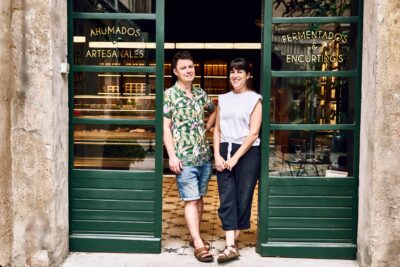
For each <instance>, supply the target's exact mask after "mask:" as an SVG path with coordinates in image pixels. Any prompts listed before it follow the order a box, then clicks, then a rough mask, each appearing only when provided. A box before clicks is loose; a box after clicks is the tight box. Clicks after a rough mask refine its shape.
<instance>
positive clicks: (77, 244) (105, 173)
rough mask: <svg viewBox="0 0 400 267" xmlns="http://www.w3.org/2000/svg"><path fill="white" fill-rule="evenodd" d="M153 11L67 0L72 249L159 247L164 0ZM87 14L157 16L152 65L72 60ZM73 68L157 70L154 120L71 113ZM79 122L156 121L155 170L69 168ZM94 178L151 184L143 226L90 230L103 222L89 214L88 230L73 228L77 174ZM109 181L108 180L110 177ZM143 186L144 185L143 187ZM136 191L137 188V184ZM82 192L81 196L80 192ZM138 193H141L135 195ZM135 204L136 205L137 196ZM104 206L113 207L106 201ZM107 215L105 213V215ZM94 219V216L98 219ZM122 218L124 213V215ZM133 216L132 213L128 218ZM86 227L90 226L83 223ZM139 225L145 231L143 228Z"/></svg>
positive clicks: (142, 249) (101, 16) (100, 16)
mask: <svg viewBox="0 0 400 267" xmlns="http://www.w3.org/2000/svg"><path fill="white" fill-rule="evenodd" d="M155 2H156V12H155V13H153V14H144V13H140V14H139V13H135V14H133V13H84V12H74V8H73V0H68V61H69V64H70V66H71V68H70V75H69V77H68V83H69V207H70V212H69V216H70V228H69V229H70V232H69V234H70V250H71V251H104V252H147V253H159V252H161V234H162V172H163V166H162V164H163V162H162V158H163V147H162V105H163V98H162V95H163V91H164V10H165V3H164V0H155ZM75 19H82V20H90V19H109V20H118V19H124V20H138V19H140V20H155V22H156V66H155V67H148V66H145V67H131V66H87V65H85V66H79V65H75V64H74V45H73V34H74V29H73V27H74V20H75ZM75 72H130V73H137V72H141V73H156V96H157V97H156V100H155V101H156V115H155V120H129V119H100V118H99V119H83V118H75V117H74V114H73V111H74V88H73V85H74V73H75ZM81 124H94V125H101V124H107V125H110V124H123V125H133V126H139V125H141V126H152V127H155V132H156V134H155V143H156V144H155V171H153V172H146V171H141V172H140V171H110V170H81V169H79V170H78V169H74V167H73V166H74V164H73V162H74V133H73V131H74V126H75V125H81ZM95 179H111V184H112V180H113V179H122V180H125V181H124V182H127V181H128V182H130V183H137V184H141V185H146V186H148V184H151V185H152V187H151V190H153V192H154V193H153V198H152V199H150V200H149V199H147V200H149V201H148V203H150V204H149V205H148V206H150V209H152V210H151V211H146V212H148V213H150V214H152V215H151V216H149V217H148V218H147V219H148V221H147V225H146V230H143V229H144V227H143V226H138V229H137V230H134V231H133V232H135V233H136V234H123V233H118V231H115V229H114V231H112V230H111V231H108V232H107V231H103V232H101V231H99V232H96V231H91V230H96V229H95V228H92V229H91V228H90V227H94V226H93V225H95V224H96V222H98V223H103V225H104V224H108V223H109V222H107V220H105V221H96V217H90V216H89V215H86V216H89V217H88V218H89V219H91V220H88V219H87V218H85V219H87V220H86V221H85V220H83V221H80V222H79V223H81V224H82V222H83V223H86V225H85V226H86V229H88V230H87V231H82V230H80V231H77V230H76V229H75V225H76V222H77V221H79V220H80V219H79V218H77V217H76V214H75V213H74V212H73V211H72V210H73V209H74V208H79V207H80V205H82V204H81V202H80V199H77V197H76V195H75V194H74V193H73V192H74V187H75V186H78V187H83V184H80V183H81V181H82V180H86V181H90V183H93V181H94V180H95ZM109 182H110V181H109ZM146 189H148V188H146ZM139 191H140V190H139ZM80 197H82V196H80ZM138 199H140V198H138ZM136 205H137V206H140V205H141V201H138V204H136ZM105 208H107V209H108V210H112V209H113V207H112V206H111V205H110V206H106V207H105ZM102 216H103V217H102V220H104V217H106V219H113V218H114V217H113V216H112V215H104V214H102ZM107 216H109V217H107ZM97 220H98V219H97ZM125 220H126V219H125ZM131 220H133V219H131ZM136 220H137V222H133V223H132V224H131V225H135V223H137V225H141V224H142V222H140V221H141V220H142V219H141V218H139V219H136ZM87 227H89V228H87ZM141 231H146V233H145V234H143V233H141Z"/></svg>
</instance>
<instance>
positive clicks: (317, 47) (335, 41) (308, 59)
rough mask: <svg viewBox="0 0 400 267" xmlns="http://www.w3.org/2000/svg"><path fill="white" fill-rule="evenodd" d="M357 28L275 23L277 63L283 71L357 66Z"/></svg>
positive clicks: (345, 25) (337, 24)
mask: <svg viewBox="0 0 400 267" xmlns="http://www.w3.org/2000/svg"><path fill="white" fill-rule="evenodd" d="M356 40H357V31H356V25H355V24H354V23H353V24H346V23H341V24H339V23H331V24H317V23H315V24H274V25H273V36H272V49H273V51H272V52H273V53H274V54H275V57H273V60H280V61H281V62H282V64H281V66H282V69H281V70H304V71H334V70H353V69H356V67H357V60H356V59H357V53H356V52H357V51H356Z"/></svg>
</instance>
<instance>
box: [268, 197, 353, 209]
mask: <svg viewBox="0 0 400 267" xmlns="http://www.w3.org/2000/svg"><path fill="white" fill-rule="evenodd" d="M269 204H270V205H271V206H286V207H351V206H352V205H353V198H352V197H351V196H325V197H323V196H270V197H269Z"/></svg>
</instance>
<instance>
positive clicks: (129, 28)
mask: <svg viewBox="0 0 400 267" xmlns="http://www.w3.org/2000/svg"><path fill="white" fill-rule="evenodd" d="M155 33H156V28H155V21H153V20H98V19H97V20H96V19H92V20H81V19H77V20H75V21H74V63H75V64H77V65H100V66H146V65H148V64H149V62H150V61H154V60H155Z"/></svg>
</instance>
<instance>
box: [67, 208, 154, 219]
mask: <svg viewBox="0 0 400 267" xmlns="http://www.w3.org/2000/svg"><path fill="white" fill-rule="evenodd" d="M71 216H72V217H73V218H74V219H75V220H113V221H128V220H132V221H138V220H140V221H143V222H153V221H154V211H125V210H88V209H72V210H71Z"/></svg>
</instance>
